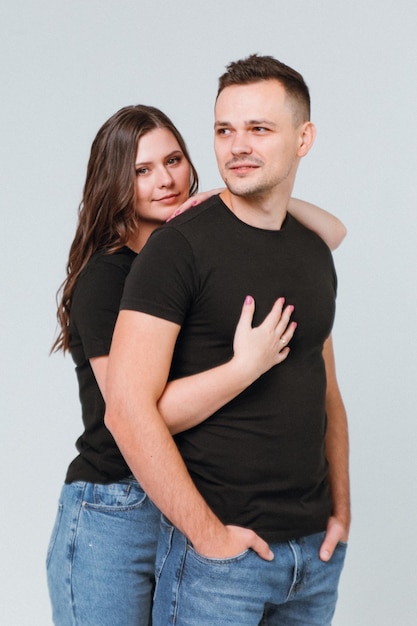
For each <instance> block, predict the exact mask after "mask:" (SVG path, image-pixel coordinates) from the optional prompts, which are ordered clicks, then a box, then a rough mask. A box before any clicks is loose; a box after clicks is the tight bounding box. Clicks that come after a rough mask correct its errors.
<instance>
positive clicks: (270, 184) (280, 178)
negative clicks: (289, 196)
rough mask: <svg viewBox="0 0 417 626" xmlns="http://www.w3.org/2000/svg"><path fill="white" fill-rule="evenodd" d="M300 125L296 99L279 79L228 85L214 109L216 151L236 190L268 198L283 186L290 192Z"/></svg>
mask: <svg viewBox="0 0 417 626" xmlns="http://www.w3.org/2000/svg"><path fill="white" fill-rule="evenodd" d="M301 126H303V125H301ZM300 128H301V127H298V128H296V127H295V126H294V117H293V111H292V109H291V102H290V100H289V99H288V98H287V95H286V92H285V89H284V87H283V86H282V85H281V83H279V82H278V81H277V80H264V81H261V82H257V83H251V84H249V85H232V86H230V87H226V88H225V89H223V91H222V92H221V93H220V95H219V97H218V99H217V102H216V107H215V124H214V131H215V139H214V149H215V153H216V158H217V165H218V167H219V171H220V174H221V176H222V178H223V180H224V182H225V183H226V185H227V187H228V188H229V190H230V191H231V193H233V194H235V195H237V196H242V197H257V196H263V197H265V194H266V195H267V196H268V195H269V194H270V193H271V192H273V191H274V190H275V189H276V188H277V187H280V186H281V187H283V188H285V189H286V188H288V189H289V190H290V191H291V189H292V185H293V182H294V177H295V174H296V170H297V166H298V161H299V156H300V155H299V154H298V149H299V146H300V133H301V130H300Z"/></svg>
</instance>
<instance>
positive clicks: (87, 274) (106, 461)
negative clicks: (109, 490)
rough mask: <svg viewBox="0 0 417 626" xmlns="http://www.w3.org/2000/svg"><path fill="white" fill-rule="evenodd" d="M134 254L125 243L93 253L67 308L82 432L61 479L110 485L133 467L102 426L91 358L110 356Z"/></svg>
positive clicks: (102, 407) (102, 406) (100, 399)
mask: <svg viewBox="0 0 417 626" xmlns="http://www.w3.org/2000/svg"><path fill="white" fill-rule="evenodd" d="M135 257H136V253H135V252H133V251H132V250H130V249H129V248H127V247H123V248H121V249H120V250H118V251H117V252H114V253H112V254H106V253H105V252H99V253H97V254H95V255H94V256H93V257H92V258H91V259H90V261H89V262H88V264H87V265H86V267H85V268H84V270H83V271H82V272H81V274H80V276H79V278H78V280H77V283H76V286H75V290H74V294H73V298H72V302H71V311H70V326H69V331H70V337H71V338H70V351H71V355H72V358H73V360H74V362H75V366H76V367H75V371H76V374H77V379H78V386H79V396H80V402H81V411H82V420H83V424H84V432H83V433H82V435H81V436H80V437H79V438H78V440H77V443H76V447H77V450H78V452H79V455H78V456H77V457H76V458H75V459H74V460H73V462H72V463H71V465H70V466H69V468H68V472H67V476H66V480H65V482H67V483H70V482H73V481H75V480H84V481H88V482H98V483H109V482H116V481H117V480H121V479H122V478H125V477H126V476H128V475H129V474H131V471H130V470H129V468H128V466H127V464H126V462H125V460H124V458H123V457H122V455H121V453H120V451H119V449H118V447H117V445H116V442H115V441H114V439H113V437H112V435H111V434H110V432H109V431H108V430H107V428H106V426H105V425H104V412H105V404H104V399H103V396H102V394H101V392H100V389H99V387H98V384H97V381H96V379H95V376H94V374H93V370H92V369H91V365H90V361H89V359H91V358H93V357H99V356H105V355H108V354H109V351H110V345H111V340H112V336H113V331H114V326H115V324H116V319H117V315H118V313H119V306H120V300H121V297H122V293H123V287H124V284H125V280H126V276H127V275H128V273H129V270H130V267H131V265H132V262H133V261H134V259H135Z"/></svg>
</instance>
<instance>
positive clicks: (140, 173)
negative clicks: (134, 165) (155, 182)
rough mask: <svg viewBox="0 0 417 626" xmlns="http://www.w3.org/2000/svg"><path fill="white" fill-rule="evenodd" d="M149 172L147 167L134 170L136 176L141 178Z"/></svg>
mask: <svg viewBox="0 0 417 626" xmlns="http://www.w3.org/2000/svg"><path fill="white" fill-rule="evenodd" d="M148 172H149V169H148V168H147V167H139V168H138V169H137V170H136V176H143V174H147V173H148Z"/></svg>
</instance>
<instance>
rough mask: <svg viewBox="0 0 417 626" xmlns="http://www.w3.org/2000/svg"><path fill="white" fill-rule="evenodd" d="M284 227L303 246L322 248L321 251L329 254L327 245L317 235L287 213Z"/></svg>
mask: <svg viewBox="0 0 417 626" xmlns="http://www.w3.org/2000/svg"><path fill="white" fill-rule="evenodd" d="M286 226H287V228H288V231H289V232H290V233H291V234H292V235H293V236H294V237H295V238H298V239H300V240H301V241H304V243H305V244H310V245H312V246H316V247H318V248H323V250H327V251H328V252H330V249H329V247H328V245H327V244H326V243H325V241H324V240H323V239H322V238H321V237H320V236H319V235H318V234H317V233H315V232H314V231H313V230H310V229H309V228H307V226H304V224H302V223H301V222H299V221H298V220H297V219H296V218H295V217H294V216H293V215H291V214H289V213H288V215H287V218H286Z"/></svg>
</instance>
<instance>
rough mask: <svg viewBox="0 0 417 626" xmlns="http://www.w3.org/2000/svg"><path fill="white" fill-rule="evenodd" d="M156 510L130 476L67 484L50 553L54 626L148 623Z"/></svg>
mask: <svg viewBox="0 0 417 626" xmlns="http://www.w3.org/2000/svg"><path fill="white" fill-rule="evenodd" d="M159 520H160V513H159V511H158V509H157V508H156V507H155V505H154V504H153V503H152V502H151V501H150V500H149V498H148V497H147V496H146V494H145V493H144V491H143V489H142V488H141V487H140V485H139V484H138V482H137V481H136V480H135V479H134V478H128V479H126V480H122V481H120V482H117V483H112V484H109V485H100V484H93V483H87V482H74V483H71V484H69V485H64V487H63V489H62V492H61V497H60V501H59V505H58V514H57V518H56V521H55V526H54V529H53V532H52V537H51V540H50V544H49V549H48V556H47V575H48V587H49V594H50V598H51V602H52V612H53V621H54V624H56V626H99V625H100V626H148V625H149V624H150V613H151V604H152V595H153V590H154V565H155V554H156V545H157V539H158V532H159Z"/></svg>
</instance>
